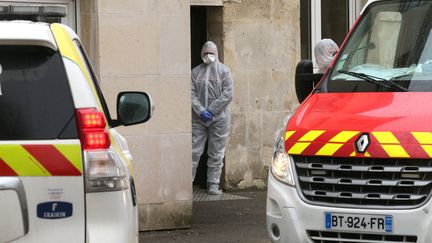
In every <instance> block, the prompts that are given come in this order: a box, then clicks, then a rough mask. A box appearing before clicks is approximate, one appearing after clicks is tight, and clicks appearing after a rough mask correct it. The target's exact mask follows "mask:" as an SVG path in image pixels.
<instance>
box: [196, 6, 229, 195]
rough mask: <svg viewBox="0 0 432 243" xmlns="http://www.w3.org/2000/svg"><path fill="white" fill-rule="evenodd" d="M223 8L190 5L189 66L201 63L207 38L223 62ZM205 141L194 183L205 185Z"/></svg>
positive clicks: (223, 176)
mask: <svg viewBox="0 0 432 243" xmlns="http://www.w3.org/2000/svg"><path fill="white" fill-rule="evenodd" d="M222 11H223V9H222V7H207V6H191V11H190V20H191V21H190V23H191V66H192V68H193V67H195V66H197V65H199V64H201V63H202V60H201V48H202V46H203V45H204V43H205V42H206V41H208V40H211V41H213V42H214V43H215V44H216V46H217V47H218V51H219V60H220V61H221V62H223V28H222V26H223V21H222V16H223V12H222ZM207 158H208V157H207V142H206V146H205V149H204V152H203V154H202V155H201V159H200V161H199V164H198V168H197V171H196V176H195V180H194V182H193V184H194V185H198V186H199V187H200V188H201V189H206V187H207ZM224 164H225V159H224ZM224 178H225V166H224V167H223V169H222V175H221V183H220V187H221V188H224V187H225V179H224Z"/></svg>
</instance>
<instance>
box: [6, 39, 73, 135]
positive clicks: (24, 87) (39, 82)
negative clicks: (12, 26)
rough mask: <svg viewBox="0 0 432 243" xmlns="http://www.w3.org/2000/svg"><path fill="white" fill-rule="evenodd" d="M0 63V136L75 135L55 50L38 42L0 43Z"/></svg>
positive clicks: (65, 83) (67, 90)
mask: <svg viewBox="0 0 432 243" xmlns="http://www.w3.org/2000/svg"><path fill="white" fill-rule="evenodd" d="M0 65H1V67H2V72H1V73H0V140H35V139H38V140H39V139H58V138H77V137H78V135H77V129H76V124H75V115H74V105H73V100H72V96H71V92H70V88H69V83H68V79H67V76H66V72H65V69H64V65H63V61H62V58H61V56H60V54H59V53H58V52H55V51H53V50H51V49H49V48H46V47H40V46H0Z"/></svg>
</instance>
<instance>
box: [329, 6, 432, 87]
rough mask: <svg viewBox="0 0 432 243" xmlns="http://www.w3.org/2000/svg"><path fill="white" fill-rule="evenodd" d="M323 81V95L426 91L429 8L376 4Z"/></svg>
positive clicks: (430, 73) (429, 83)
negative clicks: (324, 86) (332, 93)
mask: <svg viewBox="0 0 432 243" xmlns="http://www.w3.org/2000/svg"><path fill="white" fill-rule="evenodd" d="M363 15H364V17H363V18H362V20H361V21H360V22H359V23H358V24H357V26H356V27H355V29H354V31H353V33H352V34H351V36H350V37H349V39H348V40H347V42H346V44H345V45H344V47H343V49H342V50H341V53H340V54H339V55H338V57H337V60H336V61H335V63H334V65H333V68H332V69H331V70H330V73H329V75H328V76H327V78H328V79H327V80H326V82H323V83H324V84H325V85H326V86H327V87H326V90H327V92H404V91H410V92H430V91H432V35H431V29H432V2H431V1H424V0H414V1H405V0H397V1H378V2H375V3H373V4H371V5H370V6H369V7H368V9H366V11H365V12H364V14H363Z"/></svg>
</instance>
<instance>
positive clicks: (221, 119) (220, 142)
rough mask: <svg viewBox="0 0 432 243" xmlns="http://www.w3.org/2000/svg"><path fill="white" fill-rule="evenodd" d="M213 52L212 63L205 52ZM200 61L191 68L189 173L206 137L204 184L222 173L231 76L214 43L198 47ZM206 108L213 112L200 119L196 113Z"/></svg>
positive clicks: (213, 180)
mask: <svg viewBox="0 0 432 243" xmlns="http://www.w3.org/2000/svg"><path fill="white" fill-rule="evenodd" d="M209 53H211V54H214V56H213V58H214V57H215V59H214V62H212V63H211V62H209V61H208V60H209V58H208V56H207V54H209ZM201 58H202V59H203V60H205V62H208V63H209V64H206V63H201V64H200V65H198V66H196V67H195V68H194V69H192V176H193V178H195V173H196V169H197V167H198V163H199V160H200V157H201V155H202V153H203V150H204V146H205V142H206V140H208V148H207V155H208V161H207V183H208V184H212V183H213V184H217V186H218V185H219V180H220V175H221V172H222V166H223V158H224V155H225V144H226V142H227V139H228V135H229V130H230V110H229V108H228V105H229V103H230V102H231V100H232V94H233V79H232V76H231V72H230V70H229V68H228V67H227V66H225V65H224V64H223V63H221V62H219V58H218V50H217V47H216V45H215V44H214V43H213V42H211V41H207V42H206V43H205V44H204V45H203V47H202V50H201ZM204 111H208V112H210V113H211V114H212V115H213V118H212V119H211V120H210V121H204V120H203V119H202V118H201V117H200V114H201V113H203V112H204Z"/></svg>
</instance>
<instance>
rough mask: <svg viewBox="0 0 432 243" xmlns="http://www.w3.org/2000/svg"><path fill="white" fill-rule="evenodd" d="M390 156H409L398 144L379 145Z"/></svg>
mask: <svg viewBox="0 0 432 243" xmlns="http://www.w3.org/2000/svg"><path fill="white" fill-rule="evenodd" d="M381 146H382V147H383V149H384V150H385V151H386V153H387V154H388V155H389V156H390V157H399V158H409V157H410V156H409V155H408V153H407V152H406V151H405V149H404V148H403V147H402V146H400V145H381Z"/></svg>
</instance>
